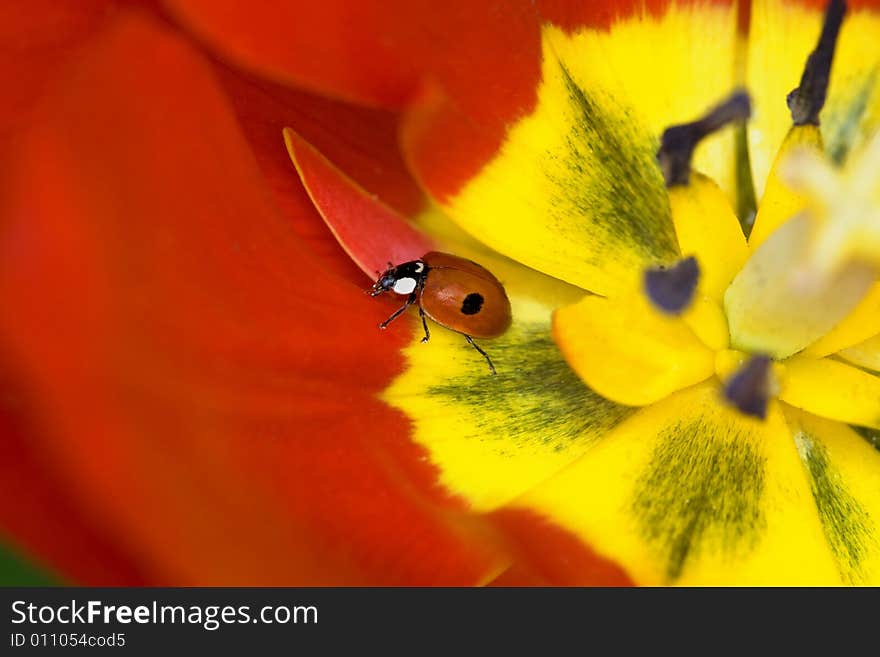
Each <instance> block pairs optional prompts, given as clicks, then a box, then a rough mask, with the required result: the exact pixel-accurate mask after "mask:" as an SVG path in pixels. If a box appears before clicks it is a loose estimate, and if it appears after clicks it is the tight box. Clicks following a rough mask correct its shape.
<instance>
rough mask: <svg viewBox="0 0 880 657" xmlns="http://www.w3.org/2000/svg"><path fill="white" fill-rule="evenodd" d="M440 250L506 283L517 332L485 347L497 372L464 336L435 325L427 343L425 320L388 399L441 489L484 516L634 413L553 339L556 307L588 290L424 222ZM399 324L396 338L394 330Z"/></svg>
mask: <svg viewBox="0 0 880 657" xmlns="http://www.w3.org/2000/svg"><path fill="white" fill-rule="evenodd" d="M417 223H418V224H419V225H422V226H425V225H430V226H431V227H432V234H433V235H435V236H436V237H437V239H438V240H439V241H440V242H441V244H442V248H444V249H445V250H448V251H451V252H452V253H456V254H458V255H462V256H464V257H468V258H472V259H474V260H475V261H477V262H479V263H481V264H482V265H484V266H485V267H487V268H488V269H489V270H490V271H492V272H493V273H494V274H495V275H496V276H498V278H499V279H500V280H501V281H502V282H503V283H504V285H505V289H506V291H507V294H508V296H509V297H510V302H511V306H512V309H513V325H512V326H511V328H510V329H509V330H508V332H507V333H505V334H504V335H503V336H501V337H499V338H495V339H492V340H483V341H480V340H478V341H477V342H478V343H479V344H480V346H481V347H482V348H483V349H485V351H486V352H487V353H488V354H489V355H490V356H491V358H492V360H493V362H494V363H495V367H496V368H497V371H498V374H497V375H496V376H491V375H490V374H489V371H488V368H487V367H486V362H485V360H483V358H481V357H480V355H479V354H478V353H477V352H476V351H475V350H474V349H473V348H472V347H471V346H470V345H468V344H467V343H466V342H465V340H464V338H463V337H462V336H461V335H460V334H458V333H453V332H452V331H449V330H446V329H443V328H441V327H439V326H437V325H436V324H432V325H431V339H430V341H429V342H428V343H427V344H421V343H420V338H421V336H422V334H421V332H420V331H421V329H420V328H415V327H417V323H418V315H417V313H415V312H412V313H411V316H410V318H409V321H410V322H411V323H412V324H413V326H414V329H415V330H413V341H412V344H411V345H410V346H409V347H408V348H407V349H406V356H407V360H408V367H407V369H406V371H405V372H403V374H401V375H400V377H398V378H397V379H396V380H395V381H394V382H393V383H392V384H391V386H390V387H389V388H388V389H386V390H385V392H384V393H383V395H382V398H383V399H384V400H385V401H386V402H388V403H389V404H391V405H392V406H394V407H395V408H397V409H399V410H400V411H402V412H403V413H405V414H406V416H407V417H408V418H409V419H410V421H411V422H412V425H413V439H414V440H415V441H416V442H417V443H418V444H420V445H422V446H423V447H424V448H425V449H426V453H427V455H428V458H429V459H430V462H431V463H432V464H433V465H435V466H436V467H437V469H438V478H439V481H440V483H441V484H442V485H444V486H445V487H446V488H447V489H449V490H450V491H452V492H453V493H455V494H457V495H460V496H461V497H462V498H463V499H464V500H466V501H467V503H468V504H469V505H470V506H471V507H473V508H474V509H476V510H480V511H489V510H492V509H494V508H497V507H498V506H499V505H501V504H503V503H505V502H507V501H508V500H510V499H511V498H513V497H515V496H517V495H519V494H521V493H522V492H523V491H524V490H527V489H528V488H530V487H532V486H534V485H535V484H536V483H538V482H540V481H542V480H544V479H545V478H546V477H548V476H549V475H550V474H552V473H554V472H556V471H557V470H559V469H560V468H562V467H564V466H565V465H566V464H568V463H569V462H571V461H572V460H574V459H576V458H577V457H578V456H580V455H581V454H583V453H584V451H585V450H586V449H587V448H588V447H589V445H591V444H592V443H593V442H595V441H596V440H597V439H598V438H599V437H601V436H602V435H604V434H605V433H606V432H607V431H608V430H609V429H610V428H612V427H614V426H615V425H616V424H617V423H619V422H620V421H621V420H622V419H623V418H625V417H627V416H628V415H630V414H631V413H632V410H631V409H629V408H626V407H623V406H619V405H617V404H614V403H613V402H610V401H608V400H606V399H603V398H602V397H600V396H599V395H598V394H596V393H595V392H593V391H592V390H590V389H589V388H587V387H586V386H585V385H584V384H583V382H582V381H581V380H580V379H579V378H578V377H577V375H576V374H575V373H574V372H572V371H571V369H570V368H569V367H568V365H567V364H566V363H565V361H564V360H563V358H562V355H561V354H560V353H559V350H558V349H557V347H556V345H555V344H554V343H553V339H552V337H551V335H550V318H551V314H552V312H553V309H554V308H556V307H557V306H560V305H567V304H570V303H574V302H575V301H576V300H577V299H579V298H580V297H581V296H582V295H583V292H582V291H581V290H579V289H577V288H572V287H570V286H568V285H566V284H565V283H562V282H560V281H557V280H554V279H551V278H549V277H547V276H544V275H542V274H539V273H537V272H535V271H532V270H529V269H527V268H525V267H522V266H520V265H517V264H516V263H513V262H511V261H510V260H507V259H506V258H502V257H499V256H498V255H497V254H494V255H493V254H492V253H491V252H489V251H487V250H485V249H481V248H478V247H475V246H474V245H473V243H471V242H469V241H464V242H456V241H450V240H454V239H455V233H456V231H455V230H450V229H449V227H448V226H444V219H443V217H442V216H440V215H439V214H437V213H436V212H432V213H431V215H430V216H422V217H420V218H419V219H418V220H417ZM393 328H394V326H393V325H392V327H391V328H389V330H393Z"/></svg>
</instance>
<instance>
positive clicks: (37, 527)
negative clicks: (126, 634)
mask: <svg viewBox="0 0 880 657" xmlns="http://www.w3.org/2000/svg"><path fill="white" fill-rule="evenodd" d="M0 372H2V373H3V376H4V377H6V379H4V380H3V381H2V382H0V391H2V392H0V395H2V396H0V436H2V439H0V518H2V521H3V522H2V526H3V534H4V536H3V541H4V543H6V542H8V541H12V542H13V543H14V545H15V547H16V548H17V549H18V550H20V551H21V552H23V553H25V554H28V553H30V554H33V553H35V552H39V553H41V556H42V560H43V561H44V562H45V563H48V564H53V565H54V566H55V568H57V569H58V570H59V571H60V572H63V573H65V575H66V576H67V577H68V578H70V580H72V581H73V582H84V581H87V582H93V583H95V584H96V585H112V584H114V583H116V582H131V583H132V584H142V583H143V576H142V575H141V574H140V572H139V571H138V568H137V564H135V563H134V562H133V561H132V560H131V558H130V556H129V555H127V554H125V552H124V551H123V550H121V549H120V546H119V545H117V544H115V543H114V542H113V541H111V540H110V538H109V537H108V535H107V532H105V531H104V529H103V528H102V527H100V526H96V524H95V523H94V522H93V519H92V518H89V517H86V516H84V515H83V513H82V510H81V509H79V508H78V507H76V506H75V505H74V504H72V503H71V502H70V501H69V500H68V499H67V495H66V491H65V486H64V482H63V479H59V478H58V477H57V476H56V472H55V468H54V467H53V464H52V463H50V462H46V458H45V454H40V453H39V450H38V449H36V446H35V444H34V442H35V441H34V436H35V435H37V434H38V433H39V428H38V427H36V426H34V424H35V423H34V422H33V419H34V418H33V415H32V414H29V413H28V405H29V402H28V399H27V395H26V394H24V392H23V391H21V390H17V389H16V388H15V386H14V385H13V382H12V376H11V372H10V368H9V367H8V366H4V367H2V368H0ZM45 563H39V564H36V565H37V566H39V567H40V568H43V567H45Z"/></svg>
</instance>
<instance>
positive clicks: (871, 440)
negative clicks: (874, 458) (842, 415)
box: [847, 424, 880, 452]
mask: <svg viewBox="0 0 880 657" xmlns="http://www.w3.org/2000/svg"><path fill="white" fill-rule="evenodd" d="M847 426H848V427H849V428H850V429H852V430H853V431H855V432H856V433H857V434H859V435H860V436H861V437H862V438H864V439H865V440H867V441H868V444H870V445H871V447H873V448H874V449H876V450H877V451H878V452H880V431H878V430H877V429H870V428H868V427H860V426H857V425H855V424H848V425H847Z"/></svg>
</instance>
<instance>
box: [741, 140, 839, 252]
mask: <svg viewBox="0 0 880 657" xmlns="http://www.w3.org/2000/svg"><path fill="white" fill-rule="evenodd" d="M804 148H806V149H809V150H813V151H816V152H819V153H821V152H822V135H821V133H820V132H819V128H818V127H816V126H814V125H798V126H793V127H792V128H791V129H789V131H788V133H787V134H786V136H785V140H784V141H783V143H782V146H781V147H780V149H779V153H778V154H777V156H776V160H775V161H774V163H773V168H772V169H771V170H770V174H769V178H768V179H767V187H766V189H765V190H764V195H763V196H762V197H761V202H760V203H759V204H758V214H757V215H756V216H755V225H754V227H753V228H752V232H751V234H750V235H749V247H750V248H751V249H752V250H755V249H756V248H757V247H759V246H760V245H761V244H763V243H764V242H765V241H766V240H767V238H768V237H770V234H771V233H773V231H775V230H776V229H777V228H779V227H780V226H781V225H782V224H784V223H785V222H786V221H788V220H789V219H791V218H792V217H793V216H795V215H796V214H797V213H798V212H800V211H801V210H803V209H804V207H805V206H806V199H805V198H804V196H803V195H802V194H800V193H798V192H796V191H795V190H793V189H792V188H791V187H789V186H788V184H787V183H786V182H784V181H783V180H782V178H781V177H780V168H781V165H782V164H783V163H784V162H786V160H787V159H788V157H789V156H790V155H791V153H792V151H797V150H800V149H804Z"/></svg>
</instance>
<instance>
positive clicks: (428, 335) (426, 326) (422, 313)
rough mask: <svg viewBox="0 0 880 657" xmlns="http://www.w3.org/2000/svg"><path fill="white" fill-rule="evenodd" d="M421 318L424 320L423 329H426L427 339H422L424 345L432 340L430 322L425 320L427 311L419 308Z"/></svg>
mask: <svg viewBox="0 0 880 657" xmlns="http://www.w3.org/2000/svg"><path fill="white" fill-rule="evenodd" d="M419 316H420V317H421V318H422V328H423V329H425V337H423V338H422V344H425V343H426V342H427V341H428V340H430V339H431V332H430V331H429V330H428V322H427V321H426V320H425V311H424V310H422V307H421V306H419Z"/></svg>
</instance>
